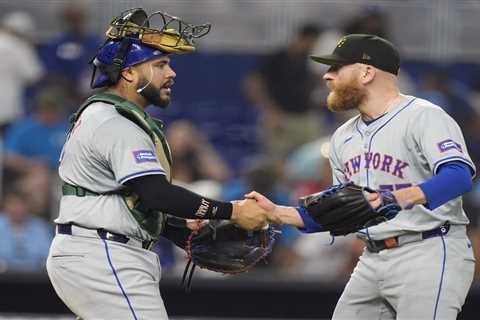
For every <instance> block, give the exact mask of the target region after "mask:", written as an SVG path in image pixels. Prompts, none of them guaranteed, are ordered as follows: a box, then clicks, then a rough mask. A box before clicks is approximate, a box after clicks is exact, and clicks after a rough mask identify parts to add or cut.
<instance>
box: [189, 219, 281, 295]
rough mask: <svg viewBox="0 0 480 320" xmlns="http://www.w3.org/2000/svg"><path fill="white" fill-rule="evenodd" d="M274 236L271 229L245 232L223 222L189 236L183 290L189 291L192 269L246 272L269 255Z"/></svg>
mask: <svg viewBox="0 0 480 320" xmlns="http://www.w3.org/2000/svg"><path fill="white" fill-rule="evenodd" d="M276 232H277V231H276V230H275V229H274V228H273V227H272V226H268V227H266V228H264V229H260V230H255V231H247V230H244V229H241V228H240V227H238V226H237V225H235V224H234V223H233V222H231V221H227V220H225V221H211V222H210V223H209V224H208V225H207V226H205V227H204V228H203V229H201V230H200V231H199V232H192V233H191V235H190V237H189V238H188V240H187V244H186V246H185V251H186V252H187V255H188V258H189V259H190V261H189V262H188V264H187V266H186V268H185V272H184V275H183V279H182V283H183V284H184V286H185V288H186V290H187V291H189V289H190V283H191V279H192V276H193V270H194V268H195V266H199V267H200V268H205V269H208V270H212V271H216V272H221V273H225V274H235V273H241V272H245V271H247V270H248V269H250V268H251V267H253V266H254V265H255V264H257V263H258V262H259V261H260V260H262V259H263V258H265V257H266V256H267V255H268V254H269V253H270V252H271V251H272V247H273V244H274V242H275V234H276ZM191 263H193V267H192V269H191V271H190V275H189V276H188V281H187V282H186V278H187V273H188V269H189V266H190V264H191Z"/></svg>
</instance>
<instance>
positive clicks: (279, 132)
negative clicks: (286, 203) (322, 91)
mask: <svg viewBox="0 0 480 320" xmlns="http://www.w3.org/2000/svg"><path fill="white" fill-rule="evenodd" d="M319 34H320V29H319V28H318V27H317V26H315V25H312V24H306V25H304V26H303V27H302V28H301V29H300V30H299V31H298V32H297V34H296V36H295V38H294V39H293V41H292V42H291V43H290V44H289V45H288V47H287V48H285V49H281V50H280V51H278V52H275V53H272V54H270V55H268V56H267V57H265V59H264V60H263V61H262V63H261V64H260V65H259V67H258V68H257V69H256V70H254V71H253V72H251V73H250V74H249V75H248V76H247V78H246V79H245V82H244V87H245V93H246V95H247V96H248V97H249V98H250V99H251V100H252V102H253V103H254V104H255V105H256V106H257V107H258V108H259V109H260V110H261V111H262V112H263V119H262V121H261V123H260V124H259V132H258V133H259V140H260V141H261V142H262V143H263V144H264V147H265V149H266V152H267V154H268V156H270V157H274V158H278V159H281V158H283V157H284V156H285V155H286V154H288V152H290V151H291V150H292V149H293V148H295V147H296V146H299V145H301V144H303V143H305V142H308V141H311V140H313V139H315V138H317V137H318V136H319V132H320V130H321V127H322V125H321V123H320V119H319V117H318V116H316V115H314V114H312V109H313V107H314V106H313V103H312V100H311V98H312V97H311V96H312V91H313V90H314V88H315V86H316V84H317V82H319V81H320V80H321V79H320V78H319V77H318V76H316V74H315V73H314V72H313V71H312V70H311V69H310V68H309V67H308V63H309V54H310V53H311V51H312V48H313V46H314V45H315V41H316V39H317V37H318V35H319Z"/></svg>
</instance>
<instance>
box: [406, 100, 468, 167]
mask: <svg viewBox="0 0 480 320" xmlns="http://www.w3.org/2000/svg"><path fill="white" fill-rule="evenodd" d="M413 135H414V139H415V141H416V143H417V144H418V146H419V147H420V149H421V152H422V153H423V155H424V156H425V158H426V160H427V162H428V164H429V166H430V168H431V170H432V173H433V174H437V171H438V169H439V168H440V166H441V165H443V164H445V163H447V162H451V161H460V162H463V163H465V164H467V165H468V166H469V168H470V170H471V173H472V176H474V175H475V171H476V169H475V165H474V164H473V161H472V159H471V158H470V156H469V154H468V151H467V147H466V144H465V139H464V137H463V134H462V130H461V129H460V127H459V125H458V124H457V123H456V122H455V120H454V119H453V118H452V117H450V116H449V115H448V114H447V113H446V112H445V111H443V110H442V109H440V108H430V107H425V110H422V112H421V114H420V116H419V117H418V118H417V119H415V125H414V132H413Z"/></svg>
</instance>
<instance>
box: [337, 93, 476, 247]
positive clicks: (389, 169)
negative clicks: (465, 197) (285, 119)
mask: <svg viewBox="0 0 480 320" xmlns="http://www.w3.org/2000/svg"><path fill="white" fill-rule="evenodd" d="M405 98H406V99H405V100H404V102H403V103H400V104H399V105H397V106H394V107H393V108H392V109H391V110H389V112H388V113H386V114H385V115H383V116H382V117H380V118H378V119H376V120H374V121H373V122H371V123H369V124H366V123H365V122H364V121H362V119H361V117H360V115H358V116H356V117H354V118H352V119H350V120H349V121H347V122H346V123H345V124H344V125H342V126H341V127H340V128H338V129H337V130H336V132H335V133H334V135H333V137H332V139H331V144H330V163H331V166H332V172H333V180H334V183H339V182H345V181H348V180H350V181H353V182H355V183H356V184H358V185H363V186H368V187H370V188H373V189H381V190H389V191H393V190H398V189H401V188H405V187H409V186H411V185H412V184H420V183H422V182H424V181H426V180H428V179H430V178H431V177H432V176H433V175H435V174H436V172H437V170H438V168H439V166H440V165H442V164H445V163H447V162H449V161H461V162H464V163H466V164H467V165H469V166H470V168H471V170H472V173H474V172H475V166H474V164H473V162H472V160H471V159H470V156H469V155H468V152H467V149H466V146H465V140H464V138H463V135H462V132H461V130H460V127H459V126H458V125H457V123H456V122H455V121H454V120H453V119H452V118H451V117H450V116H449V115H448V114H447V113H446V112H445V111H443V110H442V109H441V108H440V107H438V106H436V105H434V104H432V103H430V102H428V101H426V100H423V99H419V98H415V97H413V96H406V97H405ZM446 221H449V222H450V223H451V224H462V225H465V224H468V222H469V221H468V218H467V216H466V215H465V212H464V211H463V209H462V199H461V197H458V198H456V199H453V200H451V201H449V202H448V203H446V204H444V205H443V206H441V207H439V208H437V209H435V210H429V209H427V208H425V207H424V206H421V205H417V206H414V207H413V208H412V209H411V210H403V211H401V212H400V213H399V214H398V215H397V217H395V218H394V219H392V220H390V221H388V222H386V223H382V224H379V225H377V226H374V227H370V228H368V229H366V230H364V231H362V232H365V233H368V236H369V237H370V238H371V239H385V238H389V237H392V236H396V235H399V234H402V233H405V232H406V231H425V230H431V229H434V228H437V227H439V226H441V225H442V224H444V223H445V222H446Z"/></svg>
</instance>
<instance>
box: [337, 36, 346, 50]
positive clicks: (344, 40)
mask: <svg viewBox="0 0 480 320" xmlns="http://www.w3.org/2000/svg"><path fill="white" fill-rule="evenodd" d="M345 42H347V37H343V38H342V39H340V41H338V43H337V48H341V47H342V46H343V45H344V44H345Z"/></svg>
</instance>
